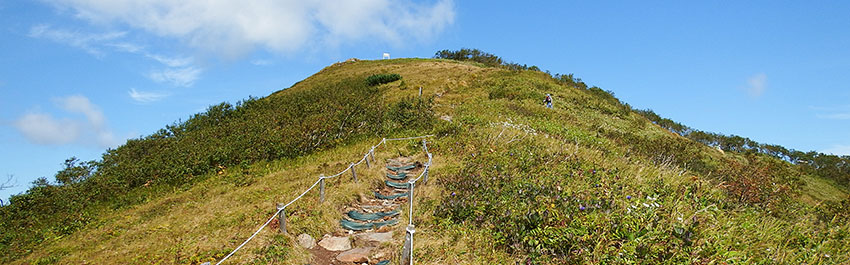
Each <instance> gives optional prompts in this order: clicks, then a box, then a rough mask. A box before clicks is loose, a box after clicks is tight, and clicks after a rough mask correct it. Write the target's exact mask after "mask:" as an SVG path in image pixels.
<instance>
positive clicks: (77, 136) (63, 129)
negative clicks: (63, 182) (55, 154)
mask: <svg viewBox="0 0 850 265" xmlns="http://www.w3.org/2000/svg"><path fill="white" fill-rule="evenodd" d="M53 101H54V102H55V103H56V105H57V106H58V107H59V108H60V109H62V110H64V111H65V112H66V114H82V115H83V116H84V117H85V119H84V120H80V119H70V118H62V119H58V118H55V117H53V116H52V115H50V114H47V113H40V112H31V113H27V114H24V115H23V116H21V117H20V118H19V119H18V120H16V121H15V122H14V127H15V128H16V129H18V131H19V132H20V133H21V134H23V135H24V137H26V138H27V139H28V140H30V141H31V142H33V143H36V144H43V145H62V144H70V143H80V144H86V145H88V144H93V145H97V146H98V147H104V148H106V147H115V146H117V145H118V144H120V142H119V141H118V139H116V138H115V136H114V134H113V133H112V131H111V130H110V129H109V128H107V127H106V118H105V116H104V115H103V112H102V111H101V110H100V108H98V107H97V106H96V105H94V104H92V103H91V101H89V99H88V98H86V97H84V96H70V97H65V98H56V99H54V100H53Z"/></svg>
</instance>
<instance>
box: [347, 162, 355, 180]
mask: <svg viewBox="0 0 850 265" xmlns="http://www.w3.org/2000/svg"><path fill="white" fill-rule="evenodd" d="M349 167H351V177H352V178H354V182H357V172H356V171H354V163H351V165H349Z"/></svg>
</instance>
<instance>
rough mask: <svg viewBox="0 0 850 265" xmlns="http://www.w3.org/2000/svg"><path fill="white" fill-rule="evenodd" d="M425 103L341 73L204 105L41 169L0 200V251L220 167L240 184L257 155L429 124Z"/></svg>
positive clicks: (291, 152) (17, 249)
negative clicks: (117, 143) (385, 97)
mask: <svg viewBox="0 0 850 265" xmlns="http://www.w3.org/2000/svg"><path fill="white" fill-rule="evenodd" d="M341 91H344V92H342V93H341ZM431 104H432V100H431V99H418V98H417V99H413V98H407V99H404V100H402V101H401V102H397V103H385V102H384V101H382V96H381V92H380V91H379V90H378V89H376V88H374V87H370V86H367V85H366V84H365V82H363V81H362V79H349V80H342V81H339V82H336V83H328V84H323V85H321V86H319V87H313V88H310V89H299V90H293V91H283V92H282V93H276V94H275V95H273V96H270V97H267V98H262V99H257V98H249V99H246V100H244V101H242V102H239V103H237V104H235V105H233V104H229V103H221V104H218V105H214V106H211V107H209V109H207V111H206V112H204V113H199V114H196V115H194V116H193V117H191V118H190V119H188V120H186V121H185V122H179V123H176V124H173V125H169V126H166V128H164V129H161V130H159V131H158V132H156V133H154V134H152V135H149V136H146V137H142V138H138V139H131V140H128V141H127V142H126V143H125V144H124V145H123V146H121V147H118V148H116V149H110V150H108V151H107V152H106V153H105V154H104V155H103V157H102V159H101V160H100V161H89V162H83V163H80V162H79V161H78V160H77V159H76V158H71V159H68V160H66V161H65V169H63V170H62V171H60V172H58V173H57V174H56V179H57V182H58V183H59V185H53V184H51V183H49V182H48V181H47V180H46V179H43V178H42V179H40V180H38V181H36V182H34V186H33V187H32V188H31V189H30V190H29V191H27V192H26V193H23V194H21V195H16V196H13V197H12V198H11V204H10V205H9V206H5V207H2V208H0V235H2V236H0V252H2V253H3V256H2V258H0V261H8V260H11V259H14V258H16V257H20V256H22V255H25V254H27V252H28V249H29V248H30V247H32V246H33V245H35V244H38V243H40V242H42V241H44V240H49V239H51V238H53V237H57V236H62V235H67V234H70V233H72V232H73V231H76V230H77V229H79V228H81V227H83V226H85V225H86V224H88V223H89V222H91V221H93V220H94V216H96V215H97V212H98V211H97V209H98V208H103V207H108V208H113V209H119V208H122V207H126V206H131V205H134V204H137V203H141V202H144V201H145V200H146V197H147V196H155V193H156V190H157V189H159V188H158V187H165V189H164V190H168V187H179V186H183V185H191V184H192V183H195V182H197V181H199V180H201V178H203V177H204V176H209V174H208V173H210V172H215V171H219V170H222V169H226V168H229V169H230V170H229V171H228V173H227V174H224V175H223V176H222V177H221V178H222V181H223V182H225V183H230V184H233V185H235V186H247V185H251V183H252V181H253V176H250V175H247V174H246V172H248V170H247V167H248V165H250V164H251V163H253V162H256V161H264V160H273V159H279V158H285V157H297V156H301V155H305V154H309V153H312V152H315V151H317V150H323V149H326V148H332V147H334V146H337V145H340V144H344V143H347V142H350V141H352V140H355V139H358V138H362V137H365V136H370V135H386V134H390V133H392V132H393V131H395V130H398V129H403V130H429V129H430V128H431V127H432V124H433V120H434V118H433V111H431ZM385 116H386V117H388V118H389V119H386V121H388V122H385V119H384V117H385ZM275 251H276V250H275Z"/></svg>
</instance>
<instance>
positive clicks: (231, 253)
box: [216, 135, 434, 265]
mask: <svg viewBox="0 0 850 265" xmlns="http://www.w3.org/2000/svg"><path fill="white" fill-rule="evenodd" d="M433 136H434V135H422V136H414V137H405V138H392V139H387V138H382V139H381V141H380V142H378V144H377V145H374V146H372V147H371V148H370V149H369V151H368V152H366V154H364V155H363V158H361V159H360V161H357V163H352V164H349V165H348V167H346V168H345V169H343V170H342V171H340V172H339V173H337V174H335V175H332V176H320V177H319V179H318V180H316V182H314V183H313V185H311V186H310V188H307V190H305V191H304V192H302V193H301V195H298V197H295V199H293V200H292V201H290V202H289V203H287V204H286V205H284V206H283V207H280V208H278V209H277V212H275V213H274V214H273V215H272V217H271V218H269V220H268V221H266V222H265V223H263V225H262V226H260V228H259V229H257V231H255V232H254V233H253V234H251V236H250V237H248V239H246V240H245V241H244V242H242V244H239V246H238V247H236V249H234V250H233V251H231V252H230V254H227V256H224V258H222V259H221V260H219V261H218V262H217V263H216V265H219V264H221V263H222V262H224V261H225V260H227V259H228V258H230V256H233V254H234V253H236V251H239V249H241V248H242V247H243V246H245V244H248V242H249V241H251V240H252V239H254V237H256V236H257V234H259V233H260V231H262V230H263V228H266V226H268V225H269V223H271V221H272V220H274V218H275V216H277V215H278V214H280V212H281V211H283V210H285V209H286V207H289V206H290V205H292V204H293V203H295V202H296V201H298V200H299V199H301V197H304V195H306V194H307V192H310V191H311V190H313V188H316V185H319V183H321V182H322V180H323V179H330V178H335V177H338V176H340V175H342V174H343V173H345V172H347V171H348V170H351V169H352V168H353V167H355V166H358V165H360V164H361V163H363V162H364V161H368V159H369V154H371V153H373V152H374V151H375V149H376V148H378V147H380V146H381V144H384V143H386V142H387V141H401V140H413V139H420V138H427V137H433ZM423 144H424V143H423ZM427 150H428V147H427V146H425V151H426V153H427ZM427 154H428V163H427V164H426V165H425V170H423V171H422V174H419V177H418V178H416V180H419V178H421V177H422V176H423V175H424V174H425V173H426V172H427V171H428V167H430V166H431V153H427ZM416 180H414V182H415V181H416Z"/></svg>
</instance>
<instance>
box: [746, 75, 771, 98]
mask: <svg viewBox="0 0 850 265" xmlns="http://www.w3.org/2000/svg"><path fill="white" fill-rule="evenodd" d="M766 88H767V75H766V74H764V73H759V74H756V75H754V76H751V77H750V78H748V79H747V86H746V88H745V89H746V90H747V93H748V94H750V96H751V97H754V98H757V97H760V96H761V95H762V94H764V90H765V89H766Z"/></svg>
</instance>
